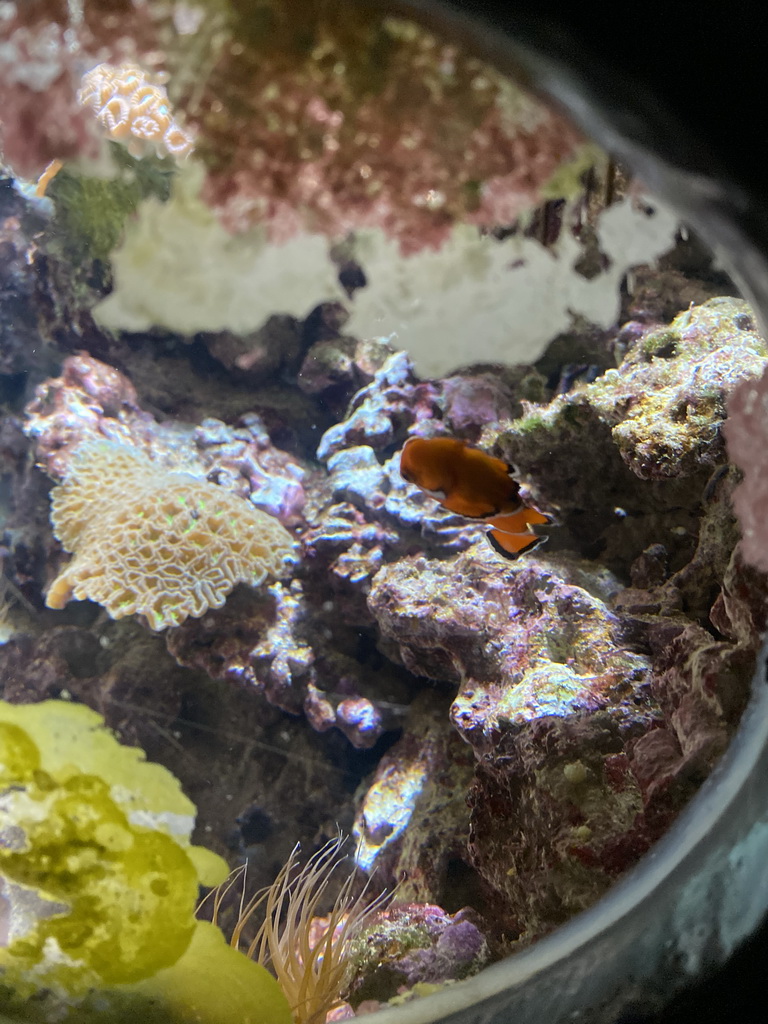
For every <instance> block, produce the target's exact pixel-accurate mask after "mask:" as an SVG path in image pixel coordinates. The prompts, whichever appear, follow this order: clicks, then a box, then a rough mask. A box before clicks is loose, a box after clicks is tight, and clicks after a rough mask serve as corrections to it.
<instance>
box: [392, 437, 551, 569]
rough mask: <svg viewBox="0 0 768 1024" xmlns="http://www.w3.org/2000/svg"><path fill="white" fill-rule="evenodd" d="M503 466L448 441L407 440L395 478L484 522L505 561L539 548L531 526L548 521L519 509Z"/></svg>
mask: <svg viewBox="0 0 768 1024" xmlns="http://www.w3.org/2000/svg"><path fill="white" fill-rule="evenodd" d="M511 472H512V471H511V469H510V467H509V466H508V465H507V463H506V462H503V461H502V460H501V459H495V458H494V457H493V456H492V455H488V454H486V452H483V451H480V449H479V448H471V447H470V446H469V445H468V444H465V443H464V441H459V440H458V439H457V438H452V437H432V438H425V437H412V438H410V440H408V441H406V443H405V447H404V448H403V451H402V453H401V455H400V473H401V474H402V476H403V478H404V479H405V480H407V481H408V483H411V484H416V486H417V487H420V488H421V489H422V490H423V491H426V493H427V494H429V495H430V496H431V497H433V498H435V499H436V500H437V501H439V502H440V504H441V505H442V506H443V507H444V508H447V509H448V510H449V511H450V512H455V513H457V515H460V516H467V518H469V519H483V520H485V522H486V523H487V524H488V525H489V526H490V530H489V531H488V539H489V541H490V542H491V544H492V545H493V547H494V548H495V549H496V551H498V552H499V554H501V555H504V556H505V557H507V558H516V557H517V556H518V555H522V554H524V553H525V552H526V551H533V549H534V548H535V547H538V545H539V544H543V543H544V541H545V540H546V539H547V538H546V537H539V536H537V535H536V534H535V533H534V532H533V527H534V526H541V525H543V524H544V523H551V522H552V518H551V517H550V516H548V515H545V514H544V513H543V512H539V510H538V509H536V508H529V507H528V506H526V505H524V504H523V502H522V500H521V498H520V485H519V484H518V483H517V482H516V481H515V480H513V479H512V476H511Z"/></svg>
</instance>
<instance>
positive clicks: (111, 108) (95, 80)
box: [77, 62, 193, 157]
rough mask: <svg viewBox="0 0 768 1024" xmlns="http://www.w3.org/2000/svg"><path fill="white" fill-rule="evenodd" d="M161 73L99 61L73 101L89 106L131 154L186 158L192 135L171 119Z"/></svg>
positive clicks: (113, 136) (111, 135) (128, 64)
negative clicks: (150, 153)
mask: <svg viewBox="0 0 768 1024" xmlns="http://www.w3.org/2000/svg"><path fill="white" fill-rule="evenodd" d="M166 80H167V77H166V76H165V75H164V74H163V73H156V74H154V75H152V74H150V73H149V72H147V71H145V70H144V68H142V67H140V66H139V65H138V64H132V63H130V62H126V63H123V64H118V65H114V64H98V65H97V66H96V67H95V68H91V70H90V71H88V72H87V73H86V74H85V75H83V79H82V82H81V83H80V91H79V92H78V94H77V100H78V103H79V104H80V106H82V107H88V106H90V107H92V109H93V111H94V112H95V114H96V120H97V121H98V122H99V124H100V125H101V126H102V128H104V129H106V131H107V134H108V135H109V137H110V138H112V139H115V140H116V141H117V142H124V143H125V144H126V145H127V147H128V151H129V153H131V155H132V156H136V157H141V156H144V155H145V154H146V153H147V152H148V151H151V150H153V149H154V151H155V152H156V153H157V155H158V156H174V157H184V156H187V155H188V154H189V153H191V152H192V146H193V140H192V136H191V135H190V134H189V132H187V131H185V130H184V129H183V128H182V127H181V125H180V124H179V123H178V122H177V121H176V120H175V119H174V117H173V115H172V113H171V106H170V103H169V101H168V94H167V93H166V91H165V88H164V83H165V81H166Z"/></svg>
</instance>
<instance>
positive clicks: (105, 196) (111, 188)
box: [46, 143, 174, 260]
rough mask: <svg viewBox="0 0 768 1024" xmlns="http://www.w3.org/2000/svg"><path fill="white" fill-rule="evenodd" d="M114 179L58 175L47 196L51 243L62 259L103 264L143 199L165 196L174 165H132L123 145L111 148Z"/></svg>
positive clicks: (164, 162) (142, 162)
mask: <svg viewBox="0 0 768 1024" xmlns="http://www.w3.org/2000/svg"><path fill="white" fill-rule="evenodd" d="M109 149H110V153H111V155H112V159H113V161H114V164H115V176H114V177H106V178H105V177H93V176H87V175H82V174H78V173H76V172H73V171H71V170H69V169H66V168H65V169H63V170H61V171H59V173H58V174H57V175H56V177H55V178H54V179H53V181H52V182H51V184H50V186H49V188H48V191H47V193H46V194H47V196H48V198H49V199H51V201H52V202H53V206H54V217H53V222H52V226H51V227H52V231H51V244H52V245H53V246H54V247H58V248H60V249H61V250H62V255H63V256H64V257H67V258H70V259H76V260H83V259H86V258H87V259H100V260H106V259H107V257H108V256H109V254H110V252H111V251H112V250H113V249H114V248H115V246H116V245H117V243H118V242H119V240H120V238H121V236H122V233H123V228H124V226H125V222H126V220H127V219H128V218H129V217H130V216H131V215H132V214H133V213H135V211H136V209H137V207H138V205H139V203H140V202H141V200H142V199H146V198H147V197H148V196H156V197H157V198H158V199H160V200H161V201H162V202H165V200H167V199H168V196H169V195H170V183H171V180H172V178H173V171H174V167H173V163H172V161H169V160H161V159H159V158H157V157H149V158H146V159H144V160H136V159H134V158H133V157H131V156H130V155H129V154H128V153H127V152H126V151H125V148H124V147H123V146H120V145H118V144H117V143H111V144H110V147H109Z"/></svg>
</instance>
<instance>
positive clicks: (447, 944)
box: [348, 903, 490, 1009]
mask: <svg viewBox="0 0 768 1024" xmlns="http://www.w3.org/2000/svg"><path fill="white" fill-rule="evenodd" d="M489 955H490V954H489V949H488V944H487V942H486V940H485V935H484V933H483V924H482V921H481V919H480V918H479V917H478V915H477V914H475V913H474V912H473V911H472V910H471V909H469V908H464V909H462V910H459V911H457V912H456V913H455V914H446V912H445V911H444V910H442V909H441V908H440V907H436V906H434V905H431V904H429V903H398V904H397V905H396V906H393V907H390V908H387V909H386V910H381V911H379V912H378V913H377V914H376V916H375V918H374V920H373V922H372V923H371V924H370V925H369V926H368V927H367V928H365V930H364V931H363V932H362V934H361V935H360V936H359V938H357V939H356V940H355V943H354V944H353V948H352V950H351V958H352V962H353V965H354V976H353V980H352V983H351V985H350V992H349V995H348V999H349V1001H350V1003H351V1004H352V1005H353V1006H355V1007H358V1006H359V1005H360V1004H361V1003H362V1002H366V1003H367V1002H368V1001H369V1000H371V1001H372V1000H376V1001H378V1002H386V1001H387V1000H389V999H392V998H393V997H394V996H396V995H398V994H403V993H405V992H407V991H408V990H409V989H412V988H413V987H414V986H415V985H424V986H427V985H435V986H437V985H441V984H443V983H445V982H446V981H458V980H460V979H461V978H466V977H467V976H468V975H470V974H476V973H477V971H478V970H480V968H481V967H483V966H484V965H485V964H486V963H487V961H488V959H489ZM372 1008H373V1007H372V1006H370V1005H369V1006H368V1007H366V1009H372Z"/></svg>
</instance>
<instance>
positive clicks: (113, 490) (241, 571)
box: [46, 441, 293, 630]
mask: <svg viewBox="0 0 768 1024" xmlns="http://www.w3.org/2000/svg"><path fill="white" fill-rule="evenodd" d="M51 522H52V523H53V529H54V533H55V535H56V537H57V538H58V539H59V540H60V541H61V542H62V544H63V545H64V547H65V548H66V549H67V551H71V552H73V554H74V557H73V558H72V560H71V561H70V562H69V564H68V565H67V566H66V567H65V568H64V570H63V571H62V572H61V573H60V574H59V576H58V577H57V578H56V579H55V580H54V581H53V583H52V584H51V587H50V589H49V591H48V595H47V599H46V600H47V604H48V606H49V607H50V608H63V607H64V605H66V604H67V603H68V601H70V600H71V599H72V598H73V597H74V598H76V599H77V600H83V599H85V598H88V599H90V600H91V601H96V602H98V603H99V604H101V605H103V606H104V607H105V608H106V609H107V611H108V612H109V614H110V615H111V616H112V618H115V619H118V618H122V617H123V616H125V615H133V614H140V615H144V616H145V617H146V619H147V621H148V622H149V625H150V626H151V627H152V629H155V630H160V629H165V628H166V627H167V626H176V625H179V623H181V622H183V621H184V620H185V619H186V618H187V617H188V616H192V617H193V618H198V617H199V616H201V615H203V614H204V613H205V612H206V611H207V610H208V609H209V608H220V607H221V606H222V605H223V604H224V602H225V600H226V598H227V595H228V594H229V593H230V591H231V590H232V588H233V587H234V586H235V584H236V583H239V582H242V583H248V584H250V585H251V586H258V585H259V584H261V583H262V582H263V581H264V580H265V579H266V578H267V577H268V576H269V577H276V576H280V575H281V574H283V572H284V571H285V569H286V566H287V564H288V563H290V561H291V560H292V557H293V541H292V538H291V535H290V534H289V533H288V531H287V530H286V529H285V528H284V527H283V526H282V525H281V524H280V523H279V522H278V521H277V520H276V519H274V518H273V517H272V516H270V515H267V513H266V512H262V511H260V510H259V509H256V508H254V507H253V505H251V504H250V503H249V502H248V501H246V500H245V499H243V498H240V497H238V496H237V495H235V494H232V493H230V492H229V491H226V490H224V489H223V488H221V487H218V486H217V485H216V484H211V483H208V482H207V481H206V480H201V479H198V478H196V477H194V476H193V475H191V474H189V473H182V472H176V471H173V470H168V469H166V468H164V467H163V466H161V465H158V464H157V463H154V462H152V461H151V459H149V458H148V457H147V456H146V455H144V454H142V453H141V452H138V451H136V450H134V449H132V448H130V447H129V446H127V445H122V444H116V443H114V442H111V441H89V442H86V443H85V444H83V445H81V447H80V449H79V450H78V451H77V453H76V454H75V456H74V458H73V460H72V463H71V465H70V468H69V472H68V473H67V476H66V478H65V480H64V482H63V483H62V484H59V485H58V486H57V487H56V488H54V491H53V499H52V508H51Z"/></svg>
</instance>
